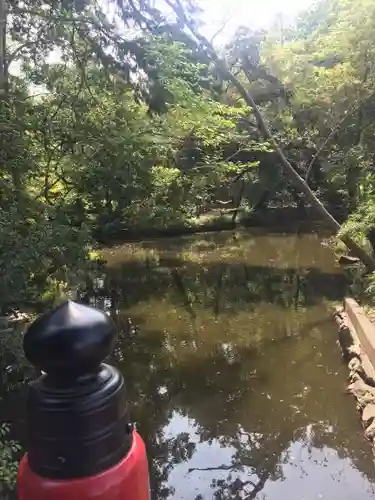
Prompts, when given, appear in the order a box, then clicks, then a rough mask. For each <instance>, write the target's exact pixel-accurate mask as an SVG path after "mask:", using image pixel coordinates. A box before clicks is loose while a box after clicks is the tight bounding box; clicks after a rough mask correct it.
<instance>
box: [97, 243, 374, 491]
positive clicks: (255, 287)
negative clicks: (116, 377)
mask: <svg viewBox="0 0 375 500" xmlns="http://www.w3.org/2000/svg"><path fill="white" fill-rule="evenodd" d="M203 246H204V245H203ZM175 250H176V249H175ZM221 250H222V251H223V253H224V254H225V247H222V249H221ZM292 250H293V249H290V248H289V247H288V252H289V253H290V252H292ZM294 250H295V248H294ZM181 251H182V250H181V248H180V249H179V252H180V253H178V252H176V253H174V254H173V255H168V257H166V256H165V255H164V256H162V257H160V256H158V255H155V252H154V253H153V258H152V259H149V258H146V257H147V255H146V257H145V258H143V260H142V259H141V260H137V259H136V258H135V259H130V260H128V261H127V262H126V263H125V264H123V265H122V266H119V265H117V266H116V267H115V268H113V269H112V270H110V271H109V273H108V276H107V277H106V279H105V284H104V285H105V289H106V292H107V294H108V296H109V297H110V298H111V300H110V309H111V310H112V313H113V317H114V319H115V321H116V323H117V325H118V326H119V330H120V342H119V344H118V347H117V349H116V352H115V355H114V357H115V359H116V362H117V363H118V364H119V365H120V367H121V370H122V371H123V373H124V376H125V379H126V382H127V386H128V388H129V397H130V399H131V400H133V401H134V403H135V404H134V416H135V419H136V420H137V422H138V424H139V428H140V431H141V433H142V435H143V436H144V438H145V440H146V442H147V446H148V453H149V457H150V461H151V470H152V477H151V480H152V487H153V494H154V498H155V499H156V498H158V499H161V498H168V496H170V495H171V494H172V493H173V492H172V491H171V490H170V488H169V487H168V476H169V474H170V473H171V471H172V470H173V469H174V468H175V467H176V466H177V465H178V464H180V463H182V462H187V461H189V459H190V458H191V457H192V456H193V455H194V453H195V452H196V442H195V441H194V440H193V439H192V437H191V435H190V433H189V432H185V431H181V432H179V433H178V434H177V435H172V436H167V435H166V434H165V428H166V426H167V424H168V423H169V422H170V420H171V418H172V416H173V412H178V413H179V414H180V415H185V416H188V417H189V418H191V419H193V421H194V422H195V423H196V428H195V431H196V433H197V434H198V436H199V440H200V442H205V443H214V442H215V443H219V444H220V445H222V446H224V447H227V448H228V447H232V448H233V450H234V451H233V454H232V458H231V462H230V463H226V464H222V468H221V472H222V471H223V470H224V471H227V474H226V478H225V479H222V475H221V476H219V477H220V479H216V480H214V481H213V482H212V485H211V486H212V491H213V495H214V498H218V499H223V500H225V499H229V498H240V496H239V495H240V493H241V492H242V493H241V495H242V494H244V493H246V498H248V499H251V498H255V497H256V495H257V493H258V492H260V491H261V490H262V488H263V487H264V484H265V483H266V482H267V481H268V480H276V479H278V478H281V477H282V461H283V460H285V453H286V450H287V449H288V447H289V446H290V444H291V443H292V442H295V441H296V440H303V439H305V440H306V429H307V428H311V425H315V427H314V432H313V433H311V436H310V437H309V441H308V442H309V443H310V444H309V445H311V446H314V447H323V446H329V447H331V448H333V449H335V450H337V452H338V454H339V456H340V457H350V458H351V459H352V460H353V462H354V463H355V464H356V466H357V467H358V469H359V470H360V471H362V472H363V473H365V474H367V475H368V476H369V477H371V478H372V479H374V473H373V470H372V468H371V467H372V464H371V463H369V462H370V461H369V460H368V458H367V456H366V453H365V452H364V451H363V449H362V447H363V445H362V441H361V440H358V439H357V436H356V435H353V432H352V429H353V421H354V419H355V417H354V415H353V413H351V412H350V411H348V408H347V403H346V401H345V399H344V396H343V395H342V393H341V392H340V388H339V383H338V377H341V380H342V381H344V378H345V376H346V374H345V370H344V368H343V369H342V372H341V373H340V374H339V375H338V376H335V375H334V374H333V373H330V372H329V367H331V366H336V367H337V357H338V353H337V351H336V352H334V353H332V350H333V349H334V341H333V340H331V341H330V342H329V343H328V345H327V346H325V340H324V335H327V334H330V333H331V334H332V335H334V329H333V327H332V326H330V322H329V321H328V319H327V318H328V313H327V311H326V310H325V309H324V306H322V305H321V303H322V300H323V299H328V300H334V299H339V298H341V296H342V293H343V287H344V286H345V282H344V278H343V277H342V276H340V275H336V274H330V273H329V272H328V270H326V272H320V271H319V269H318V268H315V267H310V268H308V267H305V268H298V267H296V268H293V267H288V266H286V267H285V269H284V268H282V267H274V268H272V267H266V266H252V265H251V262H233V260H232V261H230V259H229V261H228V259H226V258H225V255H224V256H223V259H222V262H220V261H219V260H216V261H214V262H209V261H207V259H206V260H205V261H204V262H201V261H200V257H199V252H201V249H200V248H199V245H195V251H196V252H197V253H194V252H192V253H191V258H190V259H189V258H187V257H186V255H185V256H184V257H182V255H181ZM275 259H276V260H278V262H280V261H281V260H282V249H280V248H278V249H277V252H276V257H275ZM201 260H202V259H201ZM289 260H290V259H289ZM96 295H97V299H98V300H102V299H101V298H100V297H101V295H102V294H101V293H97V294H96ZM102 303H103V304H104V302H103V301H102ZM264 304H265V305H264ZM128 316H131V321H130V320H129V319H128ZM330 328H331V329H332V330H330ZM279 330H280V331H279ZM290 332H292V333H293V335H289V333H290ZM285 333H286V334H285ZM316 346H320V347H321V349H316ZM327 367H328V368H327ZM336 369H338V370H339V371H340V370H341V369H340V367H338V368H336ZM343 385H344V382H343ZM312 388H313V390H314V391H318V392H315V393H314V394H312V392H311V391H312ZM317 396H318V397H317ZM353 412H354V410H353ZM322 420H323V421H324V422H327V424H328V425H329V426H330V429H331V431H330V432H328V431H327V426H324V425H317V422H321V421H322ZM339 420H340V425H339ZM352 420H353V421H352ZM309 426H310V427H309ZM206 467H207V468H210V467H211V465H210V464H209V463H207V465H206ZM215 467H217V466H215ZM211 470H212V469H211ZM243 471H244V472H246V473H247V478H246V479H244V474H243ZM197 472H198V471H197ZM241 472H242V475H241ZM189 474H194V471H190V472H189ZM198 498H199V497H197V499H198ZM257 498H258V497H257Z"/></svg>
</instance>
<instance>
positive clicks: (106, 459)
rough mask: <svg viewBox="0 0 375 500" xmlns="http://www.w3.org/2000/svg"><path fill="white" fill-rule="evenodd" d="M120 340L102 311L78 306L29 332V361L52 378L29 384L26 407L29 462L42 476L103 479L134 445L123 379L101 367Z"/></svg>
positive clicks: (66, 306) (59, 310) (64, 308)
mask: <svg viewBox="0 0 375 500" xmlns="http://www.w3.org/2000/svg"><path fill="white" fill-rule="evenodd" d="M115 336H116V335H115V328H114V325H113V323H112V321H111V319H110V318H109V317H108V316H107V315H106V314H105V313H104V312H102V311H99V310H97V309H93V308H91V307H88V306H86V305H83V304H78V303H76V302H72V301H68V302H65V303H63V304H61V305H60V306H58V307H56V308H55V309H53V310H52V311H50V312H48V313H46V314H45V315H44V316H41V317H40V318H38V319H37V320H36V321H34V323H33V324H32V325H31V326H30V328H29V329H28V331H27V332H26V333H25V336H24V351H25V355H26V357H27V359H28V360H29V361H30V362H31V363H32V364H33V365H34V366H37V367H38V368H40V369H41V370H43V371H44V372H46V374H47V375H43V376H41V377H39V379H37V380H35V381H33V382H32V383H31V384H30V387H29V394H28V402H27V419H28V460H29V466H30V468H31V470H32V471H33V472H34V473H36V474H38V475H39V476H41V477H46V478H51V479H73V478H81V477H86V476H90V475H93V474H98V473H100V472H102V471H104V470H106V469H109V468H110V467H112V466H113V465H114V464H116V463H118V462H119V461H120V460H121V459H122V458H123V457H124V456H125V455H126V454H127V453H128V451H129V449H130V448H131V444H132V431H131V427H130V426H129V422H130V417H129V407H128V403H127V395H126V389H125V383H124V379H123V377H122V375H121V373H120V372H119V371H118V370H117V369H116V368H114V367H112V366H110V365H107V364H104V363H102V361H103V360H104V358H105V357H106V356H107V355H108V354H110V352H111V351H112V348H113V344H114V341H115Z"/></svg>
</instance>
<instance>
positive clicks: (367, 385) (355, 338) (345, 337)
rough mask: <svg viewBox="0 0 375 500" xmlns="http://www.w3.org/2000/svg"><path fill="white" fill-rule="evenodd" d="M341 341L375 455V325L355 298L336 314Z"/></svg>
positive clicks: (346, 302) (349, 391) (351, 382)
mask: <svg viewBox="0 0 375 500" xmlns="http://www.w3.org/2000/svg"><path fill="white" fill-rule="evenodd" d="M335 319H336V322H337V324H338V327H339V342H340V346H341V349H342V352H343V356H344V359H345V360H346V361H347V363H348V367H349V385H348V388H347V391H348V393H350V394H353V395H354V397H355V398H356V401H357V409H358V411H359V413H360V416H361V421H362V425H363V427H364V430H365V436H366V438H367V439H368V440H369V441H371V443H372V446H373V452H374V455H375V325H374V324H373V323H372V322H371V321H370V319H369V318H368V317H367V316H366V314H365V312H364V310H363V309H362V308H361V307H360V306H359V305H358V304H357V302H356V301H355V300H354V299H351V298H346V299H345V300H344V305H343V307H340V308H338V309H337V310H336V312H335Z"/></svg>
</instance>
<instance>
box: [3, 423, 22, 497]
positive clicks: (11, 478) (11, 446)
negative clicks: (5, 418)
mask: <svg viewBox="0 0 375 500" xmlns="http://www.w3.org/2000/svg"><path fill="white" fill-rule="evenodd" d="M20 450H21V447H20V445H19V444H18V443H17V442H16V441H14V440H12V439H9V426H8V425H7V424H5V423H2V424H0V491H1V492H2V493H3V494H6V493H7V492H9V491H11V490H14V489H15V487H16V482H17V471H18V459H17V455H18V454H19V452H20Z"/></svg>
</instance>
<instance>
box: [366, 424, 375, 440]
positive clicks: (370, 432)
mask: <svg viewBox="0 0 375 500" xmlns="http://www.w3.org/2000/svg"><path fill="white" fill-rule="evenodd" d="M365 436H366V438H367V439H369V440H370V441H373V440H374V437H375V422H372V424H371V425H369V426H368V427H367V429H366V430H365Z"/></svg>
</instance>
